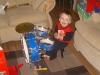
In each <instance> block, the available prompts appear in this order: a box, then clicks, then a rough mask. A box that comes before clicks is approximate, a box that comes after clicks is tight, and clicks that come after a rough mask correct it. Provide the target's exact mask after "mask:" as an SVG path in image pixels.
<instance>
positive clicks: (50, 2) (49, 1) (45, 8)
mask: <svg viewBox="0 0 100 75" xmlns="http://www.w3.org/2000/svg"><path fill="white" fill-rule="evenodd" d="M55 3H56V2H55V0H44V1H43V2H42V3H41V4H40V6H39V8H38V10H40V11H41V12H45V13H46V12H50V11H51V10H52V9H53V8H54V6H55Z"/></svg>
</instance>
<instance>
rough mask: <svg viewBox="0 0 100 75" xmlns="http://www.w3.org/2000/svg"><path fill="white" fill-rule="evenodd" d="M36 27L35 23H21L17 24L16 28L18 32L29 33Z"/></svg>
mask: <svg viewBox="0 0 100 75" xmlns="http://www.w3.org/2000/svg"><path fill="white" fill-rule="evenodd" d="M33 29H34V25H33V24H32V23H28V22H26V23H21V24H19V25H17V26H16V28H15V30H16V31H17V32H18V33H27V32H30V31H32V30H33Z"/></svg>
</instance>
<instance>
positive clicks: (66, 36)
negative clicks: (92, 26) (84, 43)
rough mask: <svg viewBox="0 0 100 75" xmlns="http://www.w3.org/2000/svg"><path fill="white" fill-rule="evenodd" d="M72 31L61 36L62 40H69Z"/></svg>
mask: <svg viewBox="0 0 100 75" xmlns="http://www.w3.org/2000/svg"><path fill="white" fill-rule="evenodd" d="M73 34H74V32H67V33H66V35H65V36H64V37H63V41H66V40H71V38H72V36H73Z"/></svg>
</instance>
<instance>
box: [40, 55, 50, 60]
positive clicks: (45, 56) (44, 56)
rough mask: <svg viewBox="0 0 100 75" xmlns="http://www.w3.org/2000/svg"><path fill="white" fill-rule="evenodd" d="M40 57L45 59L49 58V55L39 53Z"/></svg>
mask: <svg viewBox="0 0 100 75" xmlns="http://www.w3.org/2000/svg"><path fill="white" fill-rule="evenodd" d="M41 58H46V59H48V60H50V56H48V55H45V54H41Z"/></svg>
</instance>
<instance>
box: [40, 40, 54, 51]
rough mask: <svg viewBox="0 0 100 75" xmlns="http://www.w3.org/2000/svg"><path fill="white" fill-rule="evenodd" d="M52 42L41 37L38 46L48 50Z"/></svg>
mask: <svg viewBox="0 0 100 75" xmlns="http://www.w3.org/2000/svg"><path fill="white" fill-rule="evenodd" d="M53 44H54V41H52V40H50V39H48V38H47V39H42V40H40V44H39V47H40V48H41V49H43V50H45V51H50V50H52V49H53Z"/></svg>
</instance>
